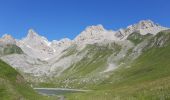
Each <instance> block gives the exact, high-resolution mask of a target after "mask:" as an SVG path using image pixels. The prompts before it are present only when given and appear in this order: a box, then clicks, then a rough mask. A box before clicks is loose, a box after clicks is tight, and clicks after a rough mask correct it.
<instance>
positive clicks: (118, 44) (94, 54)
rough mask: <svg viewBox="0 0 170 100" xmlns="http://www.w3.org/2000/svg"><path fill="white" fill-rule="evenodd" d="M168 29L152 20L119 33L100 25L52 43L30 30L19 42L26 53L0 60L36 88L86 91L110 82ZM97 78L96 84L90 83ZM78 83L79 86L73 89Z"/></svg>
mask: <svg viewBox="0 0 170 100" xmlns="http://www.w3.org/2000/svg"><path fill="white" fill-rule="evenodd" d="M166 29H167V28H165V27H162V26H160V25H158V24H155V23H153V22H152V21H150V20H143V21H140V22H139V23H137V24H134V25H130V26H128V27H127V28H126V29H120V30H118V31H111V30H106V29H104V28H103V26H102V25H98V26H90V27H87V28H86V29H85V31H82V32H81V33H80V34H79V35H78V36H77V37H76V38H75V39H74V40H69V39H62V40H60V41H56V40H54V41H52V42H49V41H48V40H47V39H46V38H44V37H42V36H39V35H38V34H37V33H36V32H35V31H33V30H29V32H28V35H27V37H26V38H24V39H22V40H18V41H16V45H17V46H18V47H20V48H21V49H22V51H23V52H24V53H23V54H12V55H6V56H3V57H1V58H2V59H3V60H4V61H5V62H7V63H8V64H10V65H12V66H13V67H15V68H17V69H18V70H19V71H20V72H21V73H22V75H23V76H24V77H25V78H26V79H27V80H29V81H31V82H35V83H36V84H39V83H42V84H44V83H45V84H46V85H50V84H51V85H52V86H58V87H72V88H73V87H81V88H85V87H89V86H90V85H88V84H91V85H92V84H94V83H95V84H97V83H100V82H101V81H102V80H104V79H107V78H108V77H109V75H110V73H112V71H113V70H115V69H116V68H118V67H121V66H123V65H125V64H128V63H131V62H133V60H135V59H136V58H138V56H140V55H141V54H142V52H143V51H144V49H146V47H147V45H148V44H149V43H150V42H149V40H150V38H152V37H154V36H155V35H156V33H157V32H160V31H162V30H166ZM98 77H101V78H98ZM94 78H95V79H96V80H95V81H94V82H93V81H91V80H92V79H94ZM76 82H77V83H79V85H74V83H76ZM91 82H92V83H91ZM61 84H62V85H61ZM84 84H86V85H87V86H86V85H84ZM43 86H44V85H43ZM82 86H84V87H82Z"/></svg>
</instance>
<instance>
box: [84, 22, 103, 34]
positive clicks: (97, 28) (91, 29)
mask: <svg viewBox="0 0 170 100" xmlns="http://www.w3.org/2000/svg"><path fill="white" fill-rule="evenodd" d="M85 31H86V32H92V31H99V32H100V31H105V29H104V27H103V26H102V25H101V24H99V25H96V26H94V25H93V26H88V27H87V28H86V29H85Z"/></svg>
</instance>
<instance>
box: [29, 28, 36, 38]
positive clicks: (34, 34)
mask: <svg viewBox="0 0 170 100" xmlns="http://www.w3.org/2000/svg"><path fill="white" fill-rule="evenodd" d="M37 36H39V35H38V34H37V33H36V32H35V31H34V30H33V29H29V30H28V34H27V37H28V38H34V37H37Z"/></svg>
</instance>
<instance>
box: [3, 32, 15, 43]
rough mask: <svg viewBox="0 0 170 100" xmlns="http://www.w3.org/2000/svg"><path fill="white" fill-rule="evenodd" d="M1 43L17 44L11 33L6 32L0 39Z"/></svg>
mask: <svg viewBox="0 0 170 100" xmlns="http://www.w3.org/2000/svg"><path fill="white" fill-rule="evenodd" d="M0 43H1V44H16V41H15V39H14V38H13V37H12V36H11V35H8V34H5V35H3V36H2V38H1V39H0Z"/></svg>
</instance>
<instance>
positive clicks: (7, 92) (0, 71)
mask: <svg viewBox="0 0 170 100" xmlns="http://www.w3.org/2000/svg"><path fill="white" fill-rule="evenodd" d="M0 99H1V100H40V99H41V100H47V98H45V97H43V96H40V95H38V94H37V93H36V92H35V91H34V90H33V89H32V88H31V87H30V86H29V85H28V84H27V82H26V81H25V80H24V78H23V77H22V76H21V75H20V74H19V73H18V72H17V71H16V70H15V69H13V68H12V67H11V66H9V65H8V64H6V63H5V62H3V61H1V60H0Z"/></svg>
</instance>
